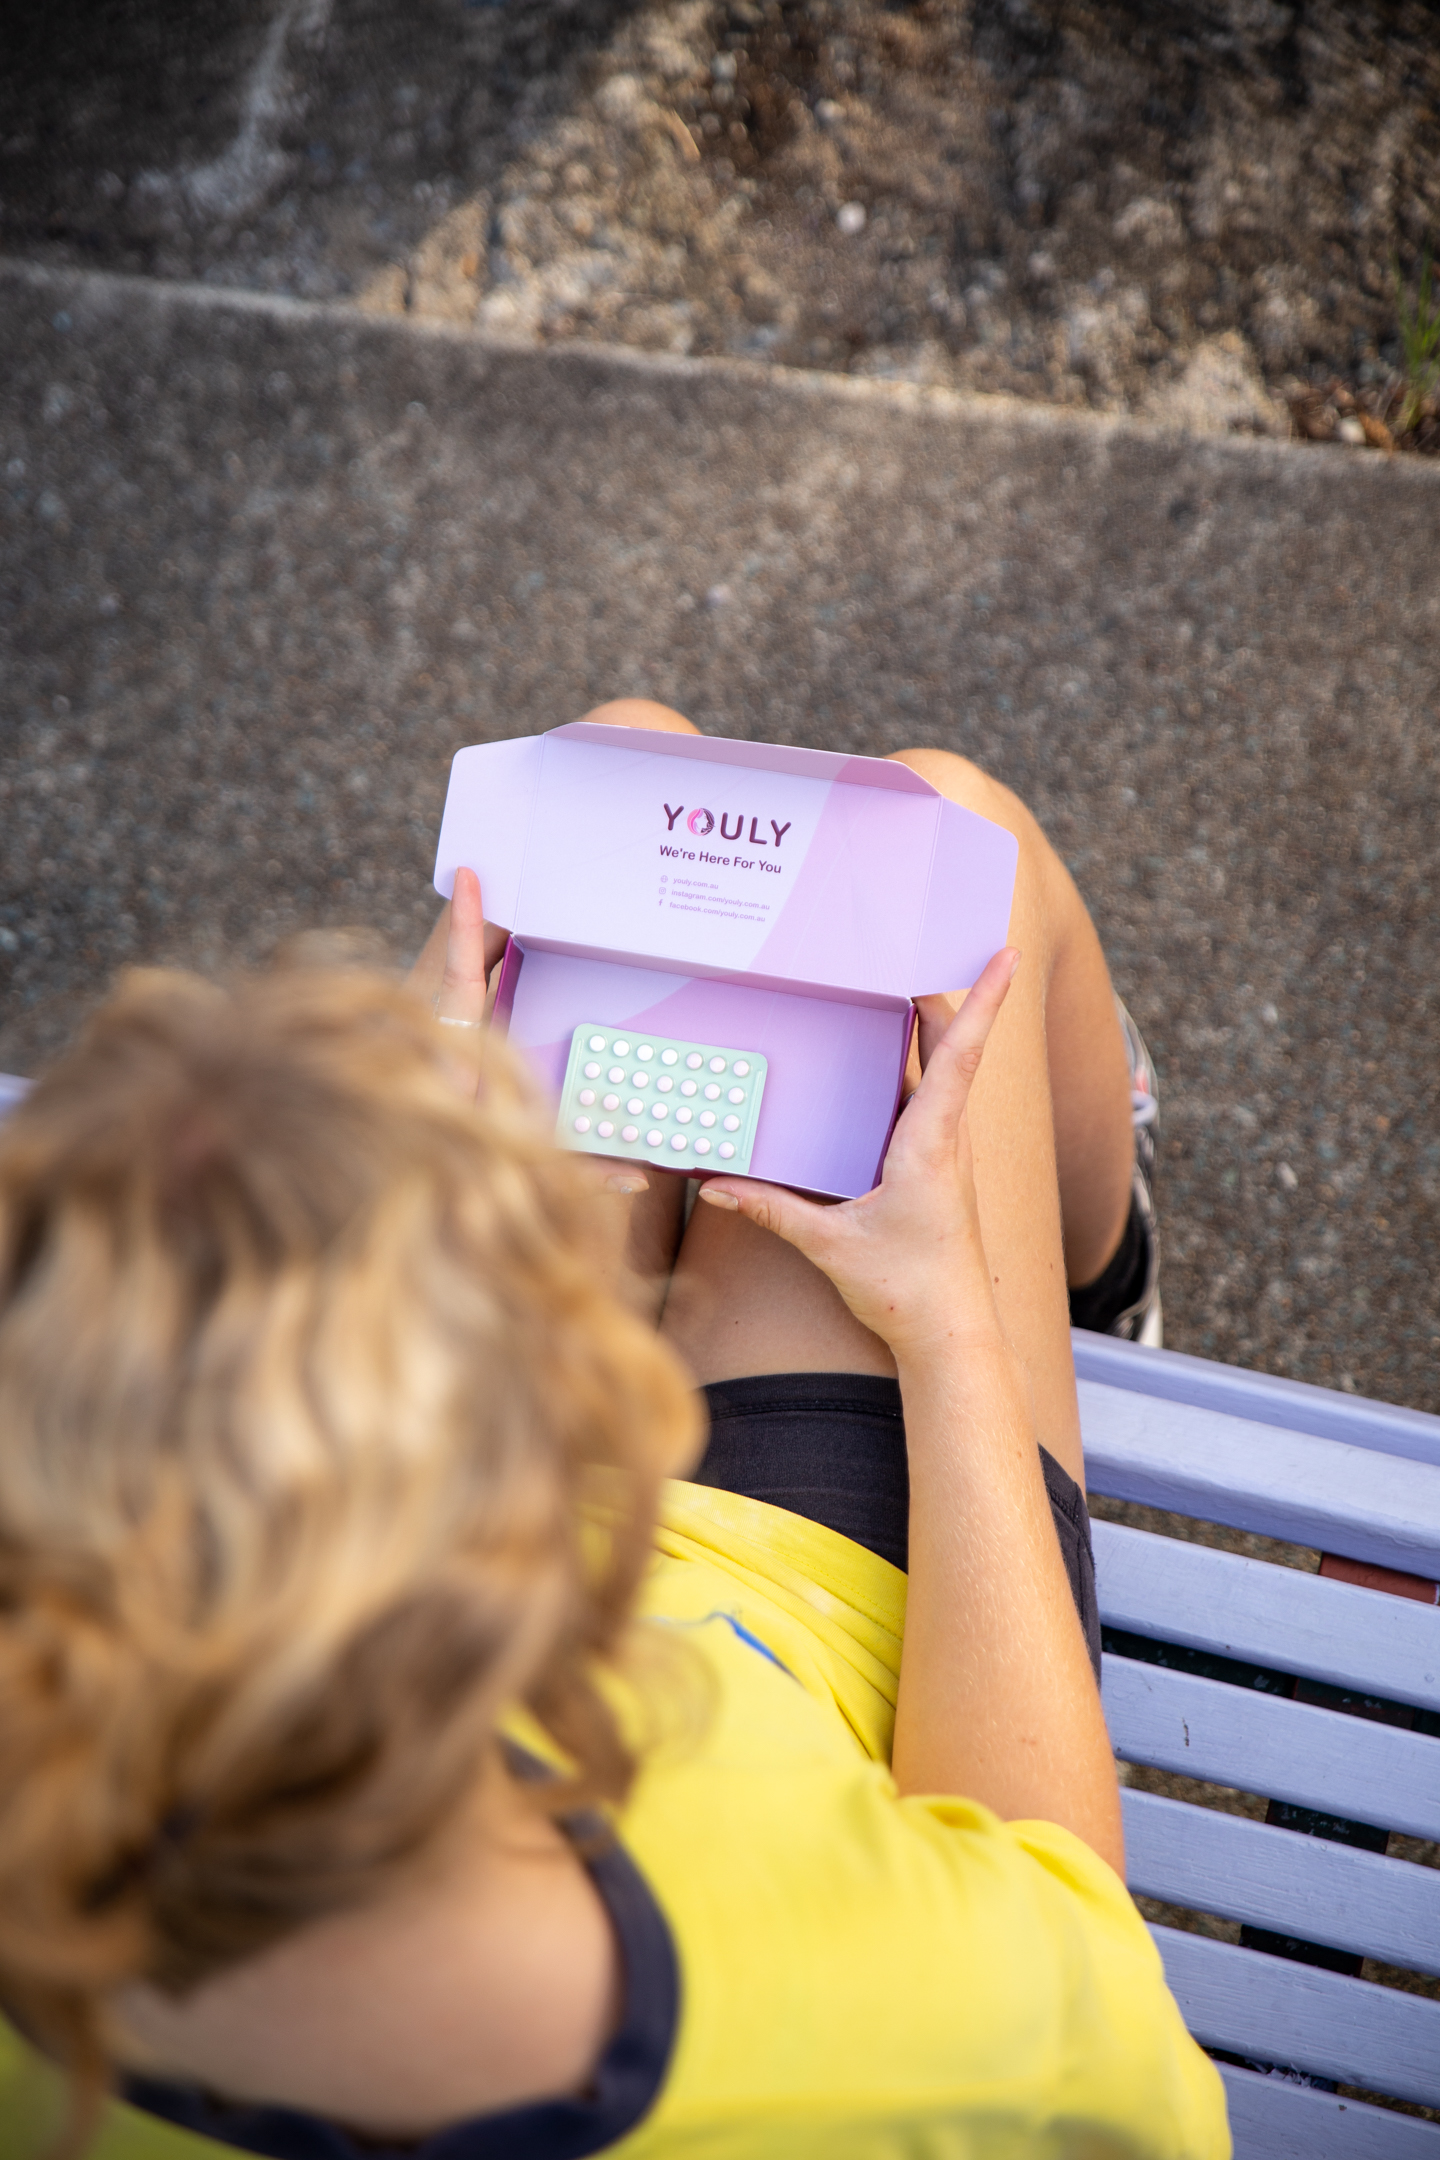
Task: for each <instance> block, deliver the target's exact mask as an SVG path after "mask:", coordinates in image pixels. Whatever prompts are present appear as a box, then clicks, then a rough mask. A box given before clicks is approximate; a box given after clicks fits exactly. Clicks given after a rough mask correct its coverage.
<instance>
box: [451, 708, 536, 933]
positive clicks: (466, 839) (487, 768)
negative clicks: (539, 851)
mask: <svg viewBox="0 0 1440 2160" xmlns="http://www.w3.org/2000/svg"><path fill="white" fill-rule="evenodd" d="M544 764H545V737H544V736H543V735H518V736H511V737H510V738H509V739H508V740H507V741H505V742H494V743H476V744H474V745H473V746H472V747H471V748H470V749H468V750H457V751H456V753H455V756H454V758H453V759H452V761H451V765H450V786H449V788H448V790H447V792H446V796H445V814H444V816H443V818H442V819H441V821H440V839H439V844H438V846H437V848H436V851H435V890H436V891H437V892H438V893H443V894H444V896H445V898H446V899H447V900H448V899H449V897H450V894H451V892H452V890H453V888H454V884H455V872H456V871H457V870H474V871H475V872H476V873H477V875H478V877H479V879H480V893H481V898H482V899H483V901H484V903H485V913H486V915H487V916H488V917H489V919H490V921H491V922H495V923H503V924H504V925H505V928H506V929H507V930H509V929H511V928H512V927H513V925H514V922H515V915H516V910H517V908H518V905H519V900H520V879H521V873H522V871H523V869H524V866H525V849H526V845H527V843H528V841H529V838H530V820H531V817H532V815H533V814H534V809H535V797H536V793H537V791H538V789H539V786H540V775H541V773H542V771H543V770H544Z"/></svg>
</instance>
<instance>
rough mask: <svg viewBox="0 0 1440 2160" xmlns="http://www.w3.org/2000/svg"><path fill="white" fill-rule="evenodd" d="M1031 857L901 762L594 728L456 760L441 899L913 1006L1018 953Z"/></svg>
mask: <svg viewBox="0 0 1440 2160" xmlns="http://www.w3.org/2000/svg"><path fill="white" fill-rule="evenodd" d="M1018 852H1019V850H1018V845H1017V842H1016V840H1015V837H1014V835H1013V834H1012V833H1009V832H1007V831H1006V830H1005V828H1004V827H1003V826H1001V825H995V824H992V823H991V821H990V820H989V819H988V818H983V817H978V816H977V815H976V814H975V813H974V812H973V811H970V810H963V809H961V808H960V806H959V805H958V804H957V803H952V802H948V801H946V799H945V797H944V796H942V795H941V794H939V793H938V791H937V790H936V789H935V788H933V787H931V786H930V784H929V782H928V781H926V780H922V779H921V778H920V776H919V774H918V773H914V772H912V771H911V770H910V768H909V767H908V766H906V765H900V764H896V763H894V762H892V761H891V760H889V759H887V758H864V757H842V756H838V755H836V754H835V753H834V752H832V751H828V750H797V749H790V748H786V747H785V746H783V745H781V744H774V743H750V742H735V741H732V740H730V739H729V738H727V737H721V736H714V735H662V734H655V733H652V732H651V731H650V730H648V729H638V728H619V727H599V726H595V725H593V724H591V723H589V722H585V721H576V722H574V723H572V724H571V725H570V726H568V727H560V728H555V729H553V730H552V731H551V732H550V733H549V734H546V735H528V736H520V737H516V738H513V739H511V740H510V741H506V742H496V743H481V744H477V745H475V746H474V747H472V748H470V749H466V750H461V751H458V752H457V753H456V756H455V760H454V764H453V766H452V768H451V774H450V787H449V792H448V794H447V796H446V798H445V815H444V819H443V822H442V824H441V828H440V842H439V848H438V851H437V855H436V861H435V886H436V890H437V891H439V892H441V893H443V894H444V895H446V897H447V898H448V896H449V893H450V890H451V888H452V886H453V884H454V882H455V872H456V870H457V869H459V868H461V867H462V866H468V867H469V868H471V869H473V870H475V871H476V872H477V874H478V875H479V878H480V884H481V890H482V893H483V895H484V901H485V912H486V915H487V916H488V917H489V918H490V919H491V920H492V921H493V922H497V923H503V924H504V925H505V927H506V928H507V929H509V930H512V931H514V932H515V933H516V935H517V936H519V937H520V938H521V939H522V940H524V941H525V942H526V943H531V944H543V945H546V946H550V947H552V948H554V949H555V950H557V951H563V952H570V953H577V954H583V955H585V956H587V957H590V958H596V959H612V960H624V961H641V962H645V963H648V964H650V965H655V966H660V967H664V968H669V969H673V970H675V971H676V972H677V973H684V974H687V975H716V976H726V977H734V976H744V977H746V978H747V979H748V980H750V981H753V982H760V983H768V984H772V985H774V986H776V987H784V988H790V989H807V990H818V991H822V992H832V991H838V992H840V993H842V994H847V993H848V994H850V995H852V996H862V997H881V998H885V999H890V998H902V999H908V998H912V997H920V996H923V995H925V994H926V993H927V992H930V991H935V990H959V989H963V988H965V987H967V986H968V985H969V984H970V983H972V982H974V980H975V978H976V977H977V976H978V974H979V973H980V970H981V969H982V968H983V966H984V965H985V962H986V961H987V960H988V959H989V958H990V955H991V954H992V953H994V952H996V951H998V950H999V948H1000V947H1001V946H1002V945H1003V944H1004V943H1005V941H1006V937H1007V934H1008V931H1009V923H1010V901H1011V895H1012V892H1013V889H1014V882H1015V863H1016V857H1017V854H1018Z"/></svg>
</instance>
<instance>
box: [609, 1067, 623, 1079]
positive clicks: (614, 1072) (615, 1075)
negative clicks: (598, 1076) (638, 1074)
mask: <svg viewBox="0 0 1440 2160" xmlns="http://www.w3.org/2000/svg"><path fill="white" fill-rule="evenodd" d="M605 1077H606V1079H607V1080H610V1081H615V1080H623V1079H624V1077H625V1068H624V1066H623V1065H612V1066H611V1067H610V1070H609V1072H608V1073H606V1075H605Z"/></svg>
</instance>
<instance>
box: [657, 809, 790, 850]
mask: <svg viewBox="0 0 1440 2160" xmlns="http://www.w3.org/2000/svg"><path fill="white" fill-rule="evenodd" d="M664 810H665V829H666V831H667V832H671V833H673V832H674V830H675V823H676V820H677V819H678V818H682V817H684V818H685V827H686V830H687V832H691V833H693V834H694V835H695V838H696V839H697V840H708V839H709V837H710V835H711V833H712V832H714V830H715V813H714V811H713V810H706V809H705V808H704V807H703V806H702V807H701V808H699V809H696V810H692V811H691V812H690V815H689V816H688V817H685V805H684V803H680V804H679V805H678V806H677V807H676V808H675V809H674V810H672V809H671V807H670V805H669V803H668V802H667V803H666V804H665V805H664ZM790 823H791V821H790V820H789V819H788V818H787V819H786V821H785V823H784V824H783V825H777V824H776V822H775V820H774V818H771V819H770V820H769V825H770V830H771V832H772V833H773V835H774V838H773V840H767V839H766V838H765V836H764V834H763V833H761V831H760V830H759V826H760V820H759V818H758V817H752V818H751V820H750V837H749V839H748V841H747V840H746V839H745V813H744V811H743V810H742V811H741V812H740V813H739V815H738V816H737V817H736V819H735V830H734V832H731V830H730V812H729V811H728V810H722V811H721V813H720V837H721V839H722V840H739V841H741V842H742V843H743V844H744V845H745V846H747V847H756V848H762V847H777V848H778V847H779V845H780V843H781V841H782V840H783V839H784V838H785V835H786V833H787V832H789V830H790ZM722 859H728V858H722V857H720V856H718V855H709V856H706V858H705V860H706V861H707V862H719V861H721V860H722ZM737 859H738V858H737Z"/></svg>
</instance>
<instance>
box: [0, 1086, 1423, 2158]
mask: <svg viewBox="0 0 1440 2160" xmlns="http://www.w3.org/2000/svg"><path fill="white" fill-rule="evenodd" d="M23 1092H24V1083H23V1082H18V1081H11V1080H9V1079H8V1078H7V1077H6V1076H4V1075H0V1116H3V1115H4V1112H5V1111H6V1109H8V1108H9V1107H10V1106H11V1105H12V1104H13V1103H14V1102H16V1101H18V1099H19V1096H20V1095H21V1094H22V1093H23ZM1074 1340H1075V1364H1076V1371H1077V1374H1078V1376H1079V1384H1080V1409H1081V1421H1082V1426H1083V1429H1084V1436H1085V1454H1086V1461H1087V1465H1088V1474H1089V1481H1090V1486H1091V1490H1092V1492H1093V1493H1096V1494H1108V1495H1111V1496H1112V1497H1114V1498H1116V1499H1119V1500H1133V1501H1141V1502H1144V1503H1146V1504H1148V1505H1150V1506H1152V1507H1157V1508H1162V1509H1165V1510H1168V1511H1169V1512H1171V1513H1172V1514H1178V1515H1182V1516H1189V1517H1192V1518H1195V1519H1197V1520H1200V1521H1203V1522H1210V1523H1223V1524H1227V1525H1230V1526H1231V1527H1233V1528H1236V1529H1241V1530H1250V1531H1256V1532H1259V1533H1261V1534H1262V1535H1264V1536H1267V1537H1272V1538H1281V1539H1284V1540H1287V1541H1289V1542H1290V1543H1293V1544H1298V1545H1303V1546H1307V1547H1312V1548H1316V1549H1318V1550H1320V1551H1321V1552H1323V1553H1326V1554H1331V1555H1338V1556H1340V1564H1341V1566H1342V1568H1343V1566H1344V1564H1345V1563H1346V1562H1351V1563H1359V1564H1360V1565H1359V1568H1358V1570H1357V1569H1354V1568H1352V1569H1351V1570H1350V1572H1352V1573H1356V1572H1359V1573H1364V1572H1365V1571H1366V1570H1371V1571H1375V1570H1393V1571H1399V1573H1398V1575H1397V1576H1395V1577H1394V1578H1392V1581H1391V1585H1390V1587H1391V1588H1396V1587H1398V1588H1400V1589H1402V1590H1404V1591H1407V1593H1408V1594H1403V1595H1398V1596H1397V1595H1386V1594H1384V1591H1383V1590H1380V1589H1376V1588H1368V1587H1362V1586H1361V1585H1360V1584H1358V1583H1356V1582H1354V1581H1343V1580H1336V1579H1333V1577H1331V1576H1330V1575H1317V1574H1313V1573H1305V1572H1301V1571H1299V1570H1297V1569H1295V1568H1289V1567H1283V1566H1278V1565H1275V1564H1273V1563H1272V1562H1270V1561H1265V1560H1253V1559H1246V1558H1242V1557H1240V1556H1239V1555H1237V1554H1234V1553H1230V1552H1225V1551H1218V1550H1216V1549H1214V1548H1213V1547H1210V1546H1206V1545H1201V1544H1191V1543H1186V1542H1181V1541H1180V1540H1178V1539H1175V1538H1170V1537H1160V1536H1154V1535H1152V1534H1150V1533H1149V1532H1147V1531H1143V1530H1137V1529H1132V1528H1129V1527H1126V1526H1123V1525H1120V1524H1116V1523H1109V1522H1103V1521H1097V1522H1096V1523H1095V1525H1094V1531H1095V1557H1096V1569H1097V1577H1098V1584H1099V1596H1100V1613H1101V1619H1102V1623H1103V1625H1104V1627H1105V1629H1106V1631H1107V1634H1106V1640H1107V1649H1106V1654H1105V1661H1104V1688H1105V1708H1106V1714H1107V1717H1108V1719H1109V1722H1110V1731H1111V1736H1112V1739H1113V1741H1114V1745H1115V1752H1116V1754H1117V1756H1118V1757H1120V1759H1121V1760H1122V1761H1123V1762H1126V1763H1133V1764H1140V1765H1148V1766H1150V1767H1153V1768H1155V1769H1159V1770H1166V1771H1173V1772H1179V1773H1181V1774H1182V1775H1184V1776H1186V1777H1189V1778H1194V1779H1198V1780H1201V1781H1203V1782H1206V1783H1209V1784H1214V1785H1219V1786H1224V1787H1231V1788H1238V1789H1239V1790H1240V1791H1241V1792H1244V1793H1249V1794H1254V1795H1259V1796H1261V1797H1262V1798H1263V1799H1264V1800H1265V1801H1267V1802H1269V1803H1271V1805H1270V1808H1269V1814H1270V1817H1271V1818H1272V1819H1271V1820H1267V1821H1264V1822H1261V1821H1257V1820H1253V1819H1251V1818H1250V1817H1248V1816H1245V1815H1240V1814H1231V1813H1226V1812H1221V1811H1219V1810H1217V1809H1216V1808H1213V1807H1206V1806H1202V1805H1196V1804H1191V1803H1190V1802H1188V1801H1182V1800H1176V1799H1170V1798H1163V1797H1161V1796H1160V1795H1158V1794H1154V1793H1149V1792H1144V1791H1138V1790H1132V1789H1127V1790H1126V1792H1125V1794H1124V1808H1125V1833H1126V1842H1127V1848H1128V1854H1129V1875H1130V1887H1131V1889H1132V1890H1133V1891H1134V1892H1135V1893H1136V1894H1137V1895H1139V1896H1144V1897H1151V1898H1155V1899H1158V1900H1160V1901H1162V1902H1163V1903H1165V1904H1168V1905H1172V1906H1179V1907H1182V1908H1185V1909H1188V1910H1190V1911H1192V1912H1197V1913H1201V1914H1210V1915H1213V1916H1215V1917H1217V1918H1219V1919H1221V1920H1225V1921H1238V1922H1240V1923H1242V1926H1243V1929H1244V1930H1245V1934H1246V1935H1247V1936H1248V1937H1249V1938H1250V1940H1248V1941H1246V1940H1243V1939H1242V1941H1241V1942H1239V1943H1232V1942H1228V1941H1218V1940H1213V1939H1211V1938H1209V1937H1207V1936H1205V1935H1202V1934H1198V1933H1190V1932H1188V1931H1185V1930H1181V1929H1176V1928H1169V1927H1159V1926H1157V1927H1156V1928H1155V1929H1154V1931H1153V1932H1154V1935H1155V1938H1156V1941H1157V1943H1158V1945H1159V1947H1160V1952H1161V1955H1162V1957H1163V1958H1164V1960H1165V1970H1166V1973H1167V1975H1168V1977H1169V1980H1170V1985H1171V1987H1172V1988H1173V1989H1174V1991H1175V1994H1176V1996H1177V1998H1178V2000H1179V2002H1180V2005H1181V2008H1182V2010H1183V2012H1184V2015H1185V2019H1186V2022H1187V2024H1188V2025H1189V2027H1190V2029H1191V2031H1192V2032H1193V2033H1194V2034H1195V2036H1196V2038H1197V2039H1198V2040H1199V2041H1200V2042H1201V2043H1202V2045H1203V2046H1205V2047H1207V2048H1209V2049H1210V2050H1211V2051H1212V2052H1213V2053H1215V2054H1216V2056H1217V2057H1218V2059H1219V2061H1220V2070H1221V2075H1222V2077H1223V2078H1224V2080H1225V2084H1226V2087H1227V2090H1228V2092H1229V2098H1230V2114H1231V2122H1232V2125H1233V2128H1234V2133H1235V2149H1236V2154H1237V2156H1238V2160H1291V2156H1293V2160H1440V2122H1435V2123H1431V2122H1426V2121H1423V2120H1421V2119H1418V2118H1416V2117H1413V2116H1405V2115H1399V2114H1395V2113H1392V2112H1390V2111H1388V2110H1386V2109H1383V2108H1379V2107H1376V2106H1373V2105H1371V2104H1369V2103H1367V2102H1365V2101H1359V2100H1355V2099H1352V2098H1347V2097H1345V2096H1343V2095H1342V2094H1340V2093H1339V2092H1337V2091H1335V2090H1334V2088H1335V2087H1336V2086H1337V2085H1344V2086H1359V2087H1361V2088H1363V2089H1364V2090H1366V2091H1368V2092H1371V2093H1377V2094H1384V2095H1386V2096H1388V2097H1391V2098H1393V2099H1397V2100H1408V2101H1416V2102H1419V2103H1421V2104H1422V2105H1425V2106H1427V2107H1434V2108H1440V2001H1433V2000H1431V1999H1429V1998H1428V1997H1425V1996H1420V1995H1416V1994H1408V1993H1403V1992H1400V1991H1399V1990H1398V1989H1395V1988H1393V1987H1386V1986H1381V1985H1379V1984H1377V1983H1375V1982H1374V1981H1372V1980H1369V1979H1366V1978H1363V1977H1360V1976H1359V1962H1360V1960H1361V1959H1362V1958H1370V1959H1373V1960H1376V1961H1378V1962H1379V1963H1381V1964H1383V1965H1388V1966H1398V1967H1401V1968H1403V1969H1404V1970H1405V1971H1407V1972H1410V1973H1415V1974H1423V1975H1430V1976H1440V1869H1437V1868H1431V1867H1427V1866H1421V1865H1417V1864H1416V1863H1414V1862H1413V1861H1410V1860H1406V1859H1402V1858H1398V1857H1392V1856H1390V1855H1388V1854H1387V1852H1386V1851H1385V1849H1384V1848H1385V1844H1386V1837H1387V1833H1400V1834H1402V1835H1405V1836H1408V1837H1412V1838H1422V1839H1435V1840H1440V1608H1437V1606H1436V1604H1435V1602H1434V1597H1433V1594H1432V1596H1431V1598H1430V1601H1429V1602H1428V1603H1426V1602H1422V1600H1423V1597H1424V1593H1425V1589H1426V1586H1427V1585H1430V1586H1433V1584H1434V1583H1435V1581H1436V1580H1437V1578H1440V1418H1434V1417H1428V1416H1425V1415H1422V1414H1421V1413H1419V1412H1417V1411H1409V1410H1398V1409H1393V1408H1391V1407H1389V1406H1387V1405H1386V1404H1383V1403H1374V1402H1366V1401H1363V1400H1359V1399H1357V1398H1355V1397H1353V1396H1346V1395H1336V1394H1332V1393H1330V1392H1329V1391H1328V1390H1326V1389H1323V1388H1313V1387H1304V1386H1301V1385H1299V1384H1298V1383H1295V1382H1290V1381H1283V1380H1275V1379H1269V1378H1266V1377H1264V1376H1262V1375H1258V1374H1255V1373H1247V1372H1242V1371H1239V1370H1236V1369H1234V1368H1232V1367H1229V1366H1223V1365H1213V1364H1209V1363H1206V1362H1205V1361H1203V1360H1201V1359H1198V1358H1190V1357H1183V1356H1179V1355H1177V1354H1176V1353H1175V1352H1173V1351H1168V1350H1147V1349H1142V1348H1140V1347H1138V1346H1136V1345H1134V1344H1131V1343H1122V1342H1115V1341H1112V1340H1110V1339H1109V1338H1107V1337H1105V1336H1096V1335H1085V1334H1079V1333H1077V1334H1076V1336H1075V1338H1074ZM1277 1818H1278V1819H1277ZM1297 1833H1300V1834H1297ZM1257 1936H1258V1938H1259V1945H1260V1946H1257V1943H1256V1937H1257ZM1347 1966H1348V1967H1349V1968H1351V1969H1349V1970H1345V1969H1338V1970H1337V1969H1336V1968H1337V1967H1339V1968H1345V1967H1347Z"/></svg>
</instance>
